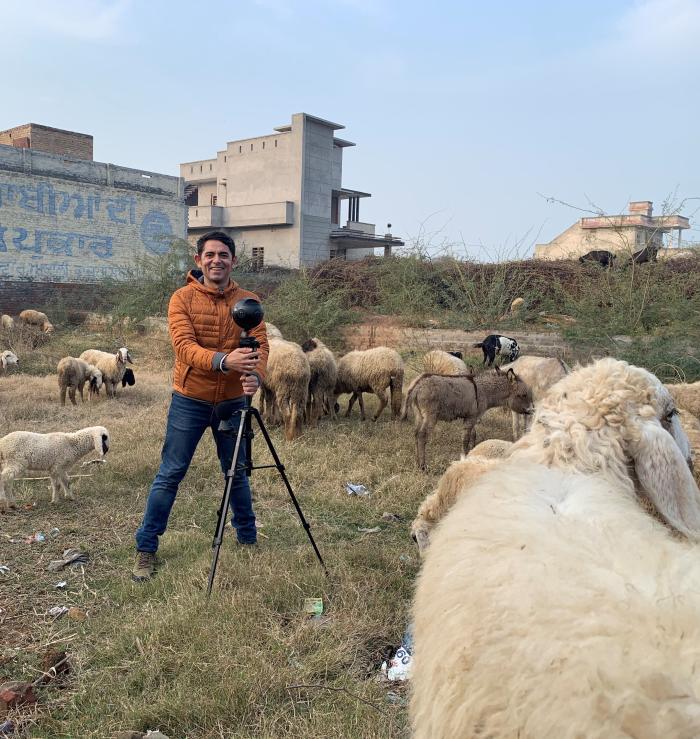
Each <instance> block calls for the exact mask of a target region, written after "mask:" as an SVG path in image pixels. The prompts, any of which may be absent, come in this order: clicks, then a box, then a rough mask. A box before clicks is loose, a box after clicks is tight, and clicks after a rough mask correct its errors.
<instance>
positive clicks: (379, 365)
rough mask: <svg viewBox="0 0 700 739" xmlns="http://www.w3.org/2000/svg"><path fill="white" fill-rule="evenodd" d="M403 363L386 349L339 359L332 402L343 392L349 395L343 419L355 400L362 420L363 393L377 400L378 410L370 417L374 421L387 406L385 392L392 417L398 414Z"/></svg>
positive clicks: (398, 355) (363, 413) (397, 355)
mask: <svg viewBox="0 0 700 739" xmlns="http://www.w3.org/2000/svg"><path fill="white" fill-rule="evenodd" d="M403 376H404V364H403V360H402V359H401V355H400V354H399V353H398V352H397V351H396V350H394V349H390V348H389V347H387V346H376V347H374V348H373V349H364V350H355V351H351V352H348V353H347V354H346V355H345V356H343V357H341V358H340V359H339V360H338V380H337V382H336V385H335V391H334V396H335V397H334V402H335V401H337V399H338V396H339V395H341V394H343V393H351V396H350V401H349V402H348V409H347V411H346V413H345V416H346V417H347V416H349V415H350V412H351V411H352V407H353V405H354V404H355V400H359V403H360V418H361V420H363V421H364V420H365V404H364V401H363V400H362V393H374V394H375V395H376V396H377V397H378V398H379V408H378V409H377V412H376V413H375V414H374V417H373V418H372V420H373V421H376V420H377V419H378V418H379V416H380V415H381V414H382V411H383V410H384V409H385V408H386V406H387V397H386V390H387V388H388V389H389V391H390V395H391V417H392V418H398V416H399V414H400V413H401V400H402V389H403Z"/></svg>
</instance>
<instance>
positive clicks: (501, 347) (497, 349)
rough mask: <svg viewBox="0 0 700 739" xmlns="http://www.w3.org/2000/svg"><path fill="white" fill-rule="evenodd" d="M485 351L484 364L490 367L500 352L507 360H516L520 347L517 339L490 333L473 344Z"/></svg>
mask: <svg viewBox="0 0 700 739" xmlns="http://www.w3.org/2000/svg"><path fill="white" fill-rule="evenodd" d="M473 346H474V348H475V349H479V348H480V349H481V351H483V353H484V362H483V363H484V364H485V365H486V366H487V367H490V366H491V365H492V364H493V362H494V360H495V359H496V355H497V354H500V355H502V357H503V360H504V361H505V362H514V361H515V360H516V359H517V358H518V356H519V355H520V347H519V346H518V342H517V341H516V340H515V339H511V338H509V337H508V336H499V335H498V334H489V335H488V336H487V337H486V338H485V339H484V340H483V341H480V342H479V343H478V344H474V345H473Z"/></svg>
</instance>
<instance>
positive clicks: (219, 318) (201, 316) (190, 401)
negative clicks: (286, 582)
mask: <svg viewBox="0 0 700 739" xmlns="http://www.w3.org/2000/svg"><path fill="white" fill-rule="evenodd" d="M194 261H195V262H196V264H197V267H198V269H193V270H191V271H190V273H189V274H188V275H187V284H186V285H185V287H182V288H180V289H179V290H177V291H176V292H175V293H174V294H173V296H172V298H171V299H170V305H169V307H168V326H169V329H170V337H171V340H172V343H173V349H174V350H175V370H174V376H173V393H172V400H171V403H170V410H169V411H168V423H167V427H166V431H165V441H164V443H163V452H162V455H161V464H160V469H159V470H158V474H157V475H156V478H155V480H154V481H153V485H152V486H151V490H150V492H149V494H148V500H147V501H146V511H145V513H144V516H143V521H142V522H141V526H139V529H138V531H137V532H136V548H137V555H136V563H135V564H134V569H133V573H132V579H134V580H135V581H137V582H141V581H145V580H149V579H150V578H151V577H152V576H153V574H154V572H155V566H156V551H157V549H158V538H159V537H160V536H161V535H162V534H164V533H165V529H166V527H167V525H168V517H169V516H170V511H171V509H172V507H173V503H174V502H175V496H176V495H177V489H178V485H179V484H180V482H181V480H182V478H183V477H184V476H185V473H186V472H187V469H188V467H189V466H190V462H191V461H192V456H193V455H194V452H195V449H196V448H197V444H198V443H199V440H200V439H201V438H202V434H204V432H205V431H206V429H207V428H211V431H212V434H213V436H214V441H215V443H216V451H217V455H218V457H219V461H220V463H221V468H222V470H223V472H224V474H225V473H226V472H227V470H228V468H229V465H230V463H231V457H232V455H233V446H234V440H235V435H234V436H232V435H231V434H221V433H219V431H218V422H217V420H216V417H215V415H214V405H215V404H216V403H220V402H221V401H223V400H232V399H235V400H237V402H238V403H239V404H240V407H241V408H243V406H244V405H245V396H246V395H253V394H254V393H255V391H256V390H257V388H258V386H259V384H260V382H261V380H262V377H263V376H264V372H265V366H266V363H267V353H268V344H267V335H266V332H265V324H264V323H261V324H260V325H259V326H258V327H257V328H255V329H253V330H252V331H251V334H252V335H253V336H255V338H256V339H257V340H258V341H259V342H260V348H259V349H258V350H257V351H253V350H252V349H250V348H248V347H241V346H239V344H240V337H241V329H240V327H239V326H238V325H237V324H236V323H235V322H234V321H233V319H232V318H231V308H232V307H233V306H234V305H235V303H237V302H238V301H239V300H242V299H243V298H254V299H255V300H258V298H257V296H256V295H254V294H253V293H251V292H248V291H247V290H243V289H242V288H241V287H240V286H239V285H238V284H237V283H235V282H234V281H233V280H231V271H232V269H233V267H234V266H235V264H236V247H235V244H234V243H233V239H231V237H230V236H228V234H225V233H223V232H222V231H212V232H210V233H208V234H205V235H204V236H202V237H201V238H200V239H199V240H198V241H197V253H196V254H195V257H194ZM241 453H244V450H243V448H241ZM245 461H246V460H245V459H240V460H239V462H240V463H244V462H245ZM231 509H232V511H233V518H232V521H231V523H232V525H233V527H234V528H235V530H236V536H237V538H238V541H239V542H240V543H241V544H255V543H256V538H257V532H256V528H255V514H254V513H253V505H252V500H251V494H250V487H249V485H248V478H247V477H246V474H245V471H244V470H243V469H242V468H241V466H240V464H239V465H237V470H236V474H235V476H234V478H233V487H232V490H231Z"/></svg>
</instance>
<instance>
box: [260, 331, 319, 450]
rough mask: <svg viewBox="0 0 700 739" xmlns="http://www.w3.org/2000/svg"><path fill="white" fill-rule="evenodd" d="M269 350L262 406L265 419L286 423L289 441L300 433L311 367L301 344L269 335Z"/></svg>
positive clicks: (262, 390)
mask: <svg viewBox="0 0 700 739" xmlns="http://www.w3.org/2000/svg"><path fill="white" fill-rule="evenodd" d="M268 343H269V346H270V353H269V354H268V357H267V368H266V371H265V378H264V380H263V383H262V388H261V390H260V392H261V401H260V404H261V409H262V410H263V413H264V415H265V418H266V420H268V421H270V422H277V421H279V420H281V421H282V423H284V430H285V438H286V439H287V440H289V441H291V440H292V439H295V438H296V437H297V436H299V435H300V434H301V426H302V422H303V419H304V410H305V408H306V402H307V400H308V397H309V379H310V377H311V369H310V367H309V360H308V359H307V358H306V354H304V352H303V351H302V349H301V347H300V346H299V344H295V343H294V342H291V341H285V340H284V339H274V338H273V339H269V340H268Z"/></svg>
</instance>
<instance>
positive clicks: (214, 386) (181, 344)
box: [168, 270, 269, 403]
mask: <svg viewBox="0 0 700 739" xmlns="http://www.w3.org/2000/svg"><path fill="white" fill-rule="evenodd" d="M200 275H201V272H199V270H192V271H191V272H190V273H189V274H188V275H187V284H186V285H185V287H181V288H180V289H179V290H177V291H176V292H175V293H174V294H173V296H172V298H170V305H169V306H168V326H169V328H170V338H171V339H172V342H173V348H174V349H175V373H174V377H173V389H174V390H175V391H176V392H178V393H180V394H181V395H186V396H187V397H188V398H196V399H197V400H203V401H205V402H207V403H219V402H221V401H222V400H229V399H231V398H238V397H240V396H241V395H243V387H242V385H241V374H240V373H239V372H235V371H234V370H229V371H227V372H222V371H221V370H220V369H219V365H220V364H221V359H222V358H223V357H224V355H226V354H228V353H229V352H230V351H233V350H234V349H236V348H237V347H238V346H239V343H240V338H241V329H240V327H239V326H238V325H237V324H236V323H235V322H234V320H233V318H231V308H232V307H233V306H234V305H235V304H236V303H237V302H238V301H239V300H242V299H243V298H255V300H258V297H257V296H256V295H255V294H254V293H251V292H248V291H247V290H243V289H242V288H241V287H239V285H238V284H237V283H235V282H233V280H232V281H231V282H230V283H229V286H228V287H227V288H226V289H224V290H215V289H213V288H210V287H206V286H205V285H204V284H202V283H201V282H199V279H198V277H199V276H200ZM250 333H251V335H252V336H255V338H256V339H257V340H258V341H259V342H260V350H259V352H258V353H259V355H260V362H259V364H258V366H257V368H256V374H257V375H258V376H259V379H260V381H261V384H262V378H263V377H264V376H265V367H266V365H267V355H268V351H269V347H268V344H267V333H266V331H265V324H264V323H261V324H260V325H259V326H257V327H256V328H254V329H253V330H252V331H251V332H250Z"/></svg>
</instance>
